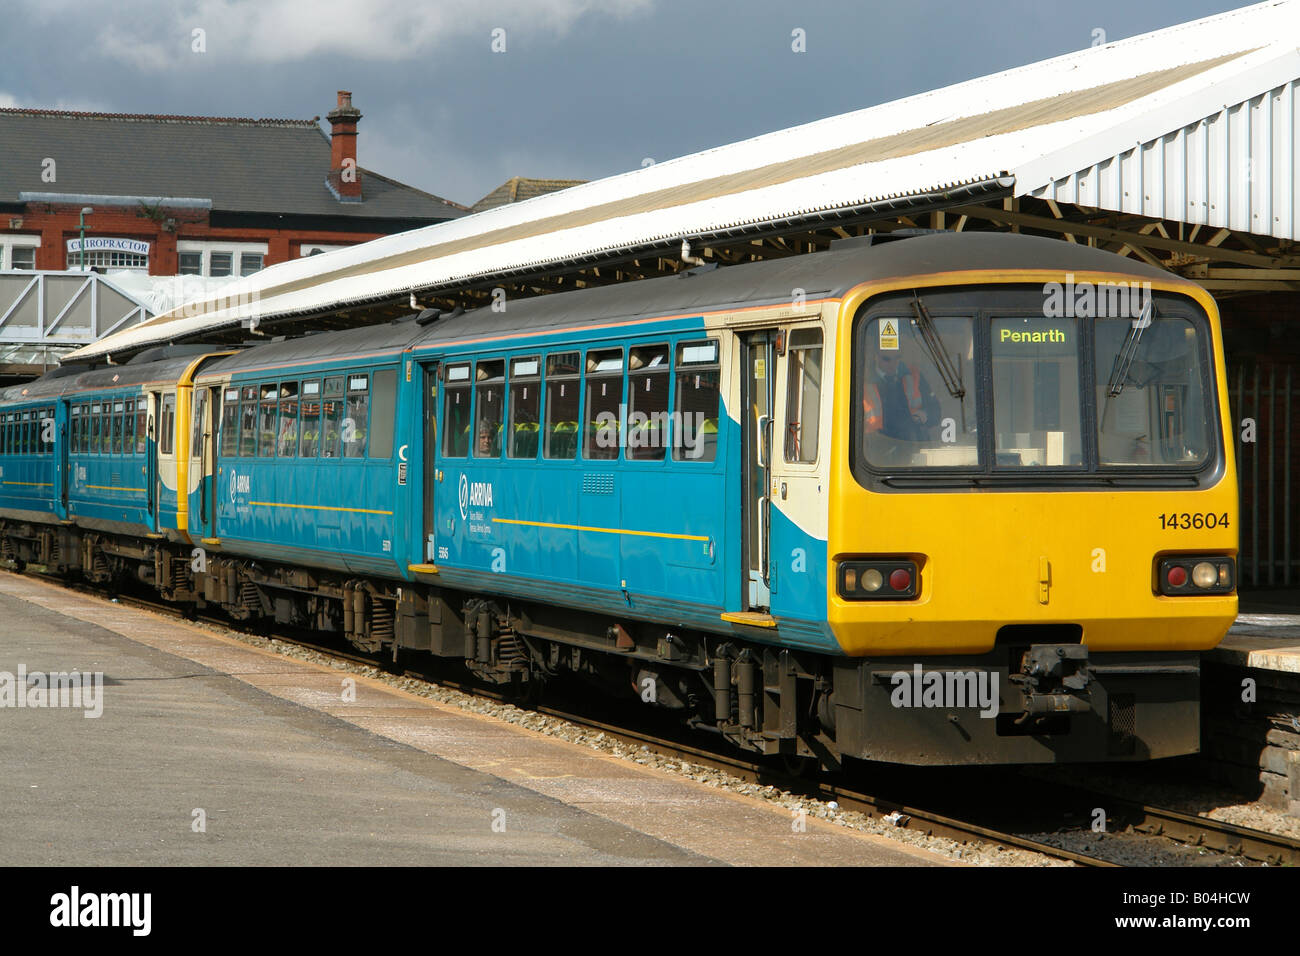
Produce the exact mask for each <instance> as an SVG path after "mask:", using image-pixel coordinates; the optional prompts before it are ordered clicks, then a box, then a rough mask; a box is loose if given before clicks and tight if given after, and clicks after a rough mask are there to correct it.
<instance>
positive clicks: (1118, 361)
mask: <svg viewBox="0 0 1300 956" xmlns="http://www.w3.org/2000/svg"><path fill="white" fill-rule="evenodd" d="M1155 311H1156V310H1155V303H1154V302H1152V301H1151V300H1150V299H1147V304H1146V305H1144V306H1142V311H1141V312H1140V313H1138V317H1137V318H1136V319H1134V320H1133V324H1132V325H1130V326H1129V330H1128V334H1127V335H1125V336H1124V344H1123V345H1121V346H1120V347H1119V354H1118V355H1116V356H1115V364H1114V367H1113V368H1112V369H1111V373H1110V381H1109V382H1107V383H1106V391H1107V393H1108V394H1109V395H1110V397H1111V398H1118V397H1119V396H1120V394H1121V393H1122V392H1123V391H1124V383H1125V382H1126V381H1128V373H1129V369H1130V368H1131V367H1132V365H1133V359H1134V357H1135V356H1136V355H1137V351H1138V346H1140V345H1141V344H1142V333H1143V332H1144V331H1145V330H1146V328H1147V326H1149V325H1150V324H1151V319H1152V318H1153V317H1154V316H1155Z"/></svg>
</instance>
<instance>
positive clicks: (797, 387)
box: [785, 329, 822, 462]
mask: <svg viewBox="0 0 1300 956" xmlns="http://www.w3.org/2000/svg"><path fill="white" fill-rule="evenodd" d="M821 394H822V330H821V329H795V330H794V331H793V332H791V333H790V346H789V351H788V352H787V353H786V360H785V460H786V461H788V462H814V461H816V460H817V439H818V432H819V431H820V427H821Z"/></svg>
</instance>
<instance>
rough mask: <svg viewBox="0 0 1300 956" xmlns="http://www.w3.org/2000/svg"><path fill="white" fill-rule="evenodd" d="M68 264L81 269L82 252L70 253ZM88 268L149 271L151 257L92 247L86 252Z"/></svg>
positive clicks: (86, 265)
mask: <svg viewBox="0 0 1300 956" xmlns="http://www.w3.org/2000/svg"><path fill="white" fill-rule="evenodd" d="M68 256H69V258H68V266H69V268H73V269H80V268H81V267H82V263H81V253H80V252H69V253H68ZM85 267H86V268H87V269H126V270H130V271H131V272H148V271H149V257H148V256H142V255H138V254H137V253H134V252H116V251H114V250H111V249H92V250H91V251H89V252H87V253H86V263H85Z"/></svg>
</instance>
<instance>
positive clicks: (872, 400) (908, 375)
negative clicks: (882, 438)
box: [862, 365, 923, 432]
mask: <svg viewBox="0 0 1300 956" xmlns="http://www.w3.org/2000/svg"><path fill="white" fill-rule="evenodd" d="M899 371H900V372H901V375H900V378H901V380H902V382H903V394H904V395H906V396H907V410H908V411H909V412H910V413H911V414H912V415H914V416H915V415H918V414H920V412H921V408H922V404H923V403H922V401H921V379H920V375H919V373H917V372H914V371H913V370H912V369H910V368H908V367H907V366H906V365H904V366H903V367H902V368H901V369H900V370H899ZM862 420H863V421H864V422H865V423H866V424H865V430H866V431H869V432H877V431H880V427H881V426H882V425H884V423H885V418H884V403H883V402H881V400H880V389H879V387H877V385H876V384H875V383H874V382H868V383H867V387H866V390H865V391H864V393H863V395H862Z"/></svg>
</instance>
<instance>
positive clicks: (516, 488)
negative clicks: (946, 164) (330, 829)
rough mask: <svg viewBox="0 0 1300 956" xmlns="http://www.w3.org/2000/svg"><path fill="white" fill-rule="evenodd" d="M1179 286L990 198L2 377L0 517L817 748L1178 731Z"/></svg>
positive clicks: (927, 755)
mask: <svg viewBox="0 0 1300 956" xmlns="http://www.w3.org/2000/svg"><path fill="white" fill-rule="evenodd" d="M1231 434H1232V432H1231V425H1230V421H1229V411H1228V398H1227V389H1226V383H1225V373H1224V362H1223V344H1222V334H1221V329H1220V324H1219V316H1218V312H1217V309H1216V307H1215V303H1214V300H1213V298H1212V297H1211V296H1210V295H1209V294H1208V293H1207V292H1206V291H1205V290H1204V289H1202V288H1200V287H1199V286H1197V285H1195V284H1194V283H1192V282H1190V281H1187V280H1184V279H1181V278H1179V277H1177V276H1174V275H1171V274H1169V273H1167V272H1164V271H1162V270H1159V269H1156V268H1153V267H1149V266H1147V265H1146V264H1144V263H1141V262H1137V261H1135V260H1132V259H1128V258H1124V257H1121V256H1118V255H1114V254H1112V253H1109V252H1105V251H1102V250H1099V249H1095V248H1088V247H1086V246H1082V245H1076V244H1071V243H1065V242H1061V241H1058V240H1052V239H1044V238H1036V237H1031V236H1024V235H1008V234H994V233H952V232H950V233H945V234H909V235H899V234H892V235H885V234H876V235H868V236H863V237H851V238H846V239H843V240H840V241H835V242H832V243H831V244H830V247H829V248H828V249H825V250H822V251H819V252H816V253H811V254H806V255H798V256H791V257H788V258H783V259H778V260H769V261H762V262H753V263H747V264H740V265H730V266H721V267H717V266H714V267H709V266H704V267H700V268H691V269H687V270H685V271H682V272H680V273H678V274H676V275H672V276H668V277H662V278H654V279H644V280H639V281H636V282H632V283H626V284H618V285H609V286H602V287H593V288H585V289H579V290H575V291H570V292H564V293H555V294H550V295H544V296H538V297H533V298H520V299H511V300H502V301H500V302H497V303H494V305H493V306H492V307H484V308H479V309H475V310H472V311H468V312H467V311H464V310H463V309H460V308H457V309H454V310H450V311H446V312H444V311H440V310H435V309H425V310H420V311H416V310H412V312H411V313H410V314H409V315H404V316H402V317H401V318H398V319H395V320H393V321H391V322H388V323H386V324H378V325H369V326H365V327H360V328H352V329H346V330H342V331H327V332H326V331H322V332H315V333H310V332H309V333H307V334H301V335H296V336H293V337H284V336H272V335H268V334H261V335H256V334H254V336H253V340H252V341H250V342H247V343H244V344H242V345H239V346H228V345H223V346H217V345H207V344H202V343H184V344H173V345H167V346H161V347H158V348H153V349H148V350H145V351H142V352H140V353H139V354H137V355H135V356H134V357H132V358H131V359H130V360H129V361H126V362H124V363H123V364H109V363H107V362H104V361H101V362H99V363H98V364H75V363H68V364H64V365H61V366H59V367H58V368H56V369H54V370H52V371H51V372H50V373H48V374H47V375H45V376H44V377H42V378H39V379H37V380H35V381H31V382H28V383H26V384H22V385H14V386H11V387H9V388H6V389H5V390H3V391H0V558H2V559H3V560H4V561H5V562H6V563H7V565H8V566H9V567H10V568H14V569H18V570H21V569H22V568H24V567H25V566H26V565H27V564H33V565H41V566H44V567H45V568H46V569H48V570H49V571H50V572H51V573H55V574H62V575H69V576H76V577H80V578H82V579H85V580H88V581H91V582H99V583H103V584H107V585H110V586H115V587H121V586H124V584H125V582H127V581H131V582H137V583H141V584H143V585H146V586H149V587H152V588H154V589H156V590H157V592H158V593H159V594H160V595H161V596H162V597H163V598H165V599H167V600H169V601H174V602H178V603H181V604H183V605H185V606H187V607H191V608H208V609H220V610H222V611H224V612H225V613H226V614H227V615H228V616H229V617H231V618H233V619H235V620H237V621H266V622H275V623H277V624H280V625H285V626H290V627H297V628H308V629H314V630H316V631H319V632H326V633H332V634H336V635H341V636H342V637H344V638H346V640H347V641H348V642H350V643H351V644H352V645H353V646H355V647H356V648H358V649H360V650H362V651H365V652H367V653H370V654H374V655H391V657H392V658H393V659H394V660H396V659H397V658H398V656H399V654H409V655H433V656H435V657H438V658H444V659H448V660H452V661H457V662H460V663H462V664H463V665H464V666H465V667H467V668H468V669H469V670H470V671H471V672H472V673H473V674H474V675H476V676H477V677H478V678H480V679H482V680H485V681H489V682H492V683H494V684H498V685H502V686H504V687H506V688H507V689H508V690H509V691H510V692H511V693H514V694H517V695H518V696H519V698H520V699H522V700H525V701H531V700H535V699H537V695H538V694H540V693H541V692H542V690H543V689H544V687H545V686H546V684H547V683H548V682H550V681H552V680H555V679H559V678H563V679H565V680H566V681H569V680H575V679H576V684H577V686H580V687H583V688H589V689H591V690H592V692H593V693H595V692H601V693H613V694H616V695H622V696H624V697H626V698H627V699H628V700H629V702H636V701H639V702H641V703H642V704H644V706H647V707H654V708H658V709H662V710H666V711H670V712H674V713H675V714H676V715H677V716H679V717H680V718H681V719H682V720H684V721H686V722H687V723H689V724H690V725H691V726H693V727H696V728H698V729H699V730H700V731H702V732H711V733H713V734H718V735H721V736H722V737H723V738H724V739H725V740H726V741H729V742H730V743H731V744H733V745H735V746H736V747H739V748H742V749H744V750H747V751H751V752H754V753H757V754H766V755H772V756H774V757H780V758H785V759H786V760H788V761H792V762H795V763H817V764H820V765H822V766H825V767H829V768H838V767H842V766H843V765H844V763H845V762H846V761H875V762H881V763H894V764H913V765H968V764H969V765H973V764H1035V763H1067V762H1083V761H1095V762H1106V761H1141V760H1151V759H1158V758H1162V757H1169V756H1174V755H1180V754H1187V753H1193V752H1195V751H1197V749H1198V748H1199V708H1200V691H1199V686H1200V683H1199V662H1200V655H1201V653H1202V652H1204V651H1206V650H1207V649H1210V648H1212V647H1214V646H1215V645H1216V644H1217V643H1218V642H1219V641H1220V640H1221V639H1222V637H1223V636H1224V634H1225V633H1226V632H1227V629H1228V627H1229V626H1230V624H1231V623H1232V621H1233V619H1234V618H1235V616H1236V611H1237V594H1236V561H1235V559H1236V554H1237V537H1236V535H1237V507H1238V493H1237V485H1236V473H1235V469H1234V461H1233V457H1232V455H1231V454H1230V446H1229V445H1225V435H1227V436H1230V435H1231Z"/></svg>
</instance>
